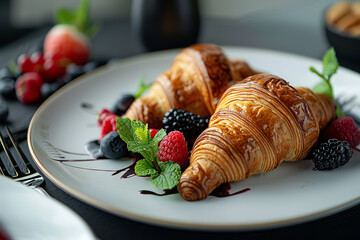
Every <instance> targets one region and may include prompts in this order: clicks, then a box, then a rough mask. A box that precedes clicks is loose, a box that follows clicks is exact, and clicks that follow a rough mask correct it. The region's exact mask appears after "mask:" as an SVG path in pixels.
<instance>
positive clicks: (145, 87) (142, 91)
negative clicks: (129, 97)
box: [134, 77, 152, 99]
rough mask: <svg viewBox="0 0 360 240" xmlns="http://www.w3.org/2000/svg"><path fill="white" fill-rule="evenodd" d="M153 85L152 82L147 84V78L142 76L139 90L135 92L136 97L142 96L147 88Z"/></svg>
mask: <svg viewBox="0 0 360 240" xmlns="http://www.w3.org/2000/svg"><path fill="white" fill-rule="evenodd" d="M151 86H152V83H148V84H146V83H145V78H144V77H142V78H141V79H140V83H139V87H138V90H137V91H136V93H135V94H134V97H135V99H136V98H139V97H141V95H142V94H143V93H144V92H145V91H146V90H148V89H149V88H150V87H151Z"/></svg>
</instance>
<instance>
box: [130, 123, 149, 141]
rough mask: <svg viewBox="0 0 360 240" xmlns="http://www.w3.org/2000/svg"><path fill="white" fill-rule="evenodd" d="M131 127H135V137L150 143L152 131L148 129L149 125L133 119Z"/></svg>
mask: <svg viewBox="0 0 360 240" xmlns="http://www.w3.org/2000/svg"><path fill="white" fill-rule="evenodd" d="M131 127H132V129H133V133H134V138H135V139H136V140H139V141H141V142H144V143H148V142H149V140H150V139H151V134H150V131H149V130H148V125H145V124H143V123H142V122H141V121H139V120H133V121H131Z"/></svg>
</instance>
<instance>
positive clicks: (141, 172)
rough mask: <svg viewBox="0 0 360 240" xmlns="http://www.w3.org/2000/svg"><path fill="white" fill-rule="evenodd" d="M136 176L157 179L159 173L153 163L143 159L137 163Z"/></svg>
mask: <svg viewBox="0 0 360 240" xmlns="http://www.w3.org/2000/svg"><path fill="white" fill-rule="evenodd" d="M135 174H136V175H138V176H149V175H151V176H154V177H157V176H158V175H159V173H158V172H157V171H156V170H155V168H154V165H153V164H152V163H151V162H148V161H146V160H145V159H141V160H139V161H137V162H136V165H135Z"/></svg>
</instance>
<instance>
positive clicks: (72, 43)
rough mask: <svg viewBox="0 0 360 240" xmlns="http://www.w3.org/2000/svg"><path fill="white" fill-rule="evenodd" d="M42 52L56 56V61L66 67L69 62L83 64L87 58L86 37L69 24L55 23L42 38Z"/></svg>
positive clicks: (88, 46) (88, 45) (87, 42)
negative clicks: (43, 38)
mask: <svg viewBox="0 0 360 240" xmlns="http://www.w3.org/2000/svg"><path fill="white" fill-rule="evenodd" d="M44 54H45V58H46V57H47V56H56V60H57V63H58V64H59V65H60V66H62V67H66V66H67V65H68V64H70V63H75V64H77V65H83V64H85V63H86V62H87V61H88V60H89V56H90V42H89V39H88V37H87V36H86V35H85V34H83V33H82V32H80V31H78V30H77V28H76V27H75V26H73V25H70V24H58V25H55V26H54V27H53V28H52V29H50V31H49V32H48V33H47V35H46V37H45V40H44Z"/></svg>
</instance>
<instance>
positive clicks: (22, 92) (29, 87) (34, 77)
mask: <svg viewBox="0 0 360 240" xmlns="http://www.w3.org/2000/svg"><path fill="white" fill-rule="evenodd" d="M42 84H43V82H42V78H41V76H40V74H39V73H36V72H29V73H24V74H23V75H21V76H20V77H19V78H18V79H17V80H16V83H15V88H16V96H17V97H18V99H19V100H20V101H21V102H23V103H33V102H36V101H38V100H40V98H41V86H42Z"/></svg>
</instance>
